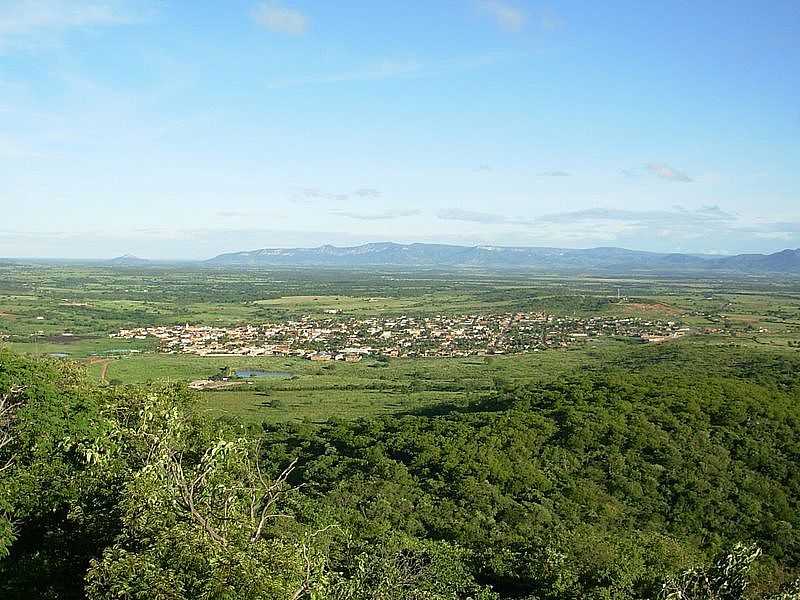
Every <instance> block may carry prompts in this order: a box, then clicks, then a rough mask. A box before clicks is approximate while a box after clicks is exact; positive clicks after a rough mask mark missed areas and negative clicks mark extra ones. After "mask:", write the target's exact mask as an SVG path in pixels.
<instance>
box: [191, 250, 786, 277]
mask: <svg viewBox="0 0 800 600" xmlns="http://www.w3.org/2000/svg"><path fill="white" fill-rule="evenodd" d="M203 262H204V264H207V265H210V266H242V267H247V266H249V267H257V266H331V267H358V266H387V267H388V266H403V267H495V268H527V269H532V270H559V269H562V270H582V269H587V270H594V269H597V270H609V269H611V270H613V269H618V270H619V269H622V270H630V269H638V270H656V271H658V270H702V271H720V272H725V271H735V272H742V273H761V272H763V273H786V274H799V275H800V248H798V249H786V250H781V251H779V252H775V253H772V254H738V255H733V256H722V257H721V256H714V255H702V254H685V253H661V252H648V251H643V250H629V249H626V248H617V247H613V246H604V247H597V248H581V249H574V248H557V247H547V246H495V245H476V246H459V245H454V244H425V243H413V244H399V243H396V242H372V243H368V244H361V245H358V246H332V245H330V244H325V245H323V246H318V247H315V248H259V249H255V250H249V251H243V252H230V253H225V254H220V255H218V256H215V257H214V258H211V259H209V260H206V261H203Z"/></svg>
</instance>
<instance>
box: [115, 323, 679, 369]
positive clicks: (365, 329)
mask: <svg viewBox="0 0 800 600" xmlns="http://www.w3.org/2000/svg"><path fill="white" fill-rule="evenodd" d="M690 331H691V330H690V328H688V327H684V326H682V324H681V323H680V322H678V321H661V320H646V319H640V318H605V317H587V318H579V317H558V316H554V315H548V314H545V313H524V312H517V313H504V314H473V315H463V316H451V315H439V316H434V317H425V318H421V317H412V316H407V315H401V316H398V317H392V318H388V317H387V318H369V319H354V318H344V319H322V320H319V319H313V318H311V317H303V318H301V319H299V320H293V321H287V322H285V323H265V324H261V325H241V326H236V327H213V326H208V325H191V324H184V325H174V326H158V327H142V328H136V329H123V330H121V331H119V332H118V333H115V334H112V335H111V337H116V338H121V339H139V340H145V339H148V338H156V339H157V340H159V345H160V350H161V351H162V352H165V353H170V354H177V353H184V354H195V355H199V356H297V357H302V358H306V359H309V360H319V361H328V360H340V361H349V362H358V361H360V360H361V359H362V358H363V357H365V356H385V357H400V358H412V357H464V356H475V355H495V354H514V353H525V352H538V351H541V350H545V349H548V348H565V347H569V346H572V345H575V344H581V343H585V342H587V341H588V340H591V339H596V338H600V337H617V338H629V339H633V340H637V341H641V342H647V343H659V342H664V341H667V340H669V339H673V338H678V337H682V336H684V335H686V334H687V333H689V332H690Z"/></svg>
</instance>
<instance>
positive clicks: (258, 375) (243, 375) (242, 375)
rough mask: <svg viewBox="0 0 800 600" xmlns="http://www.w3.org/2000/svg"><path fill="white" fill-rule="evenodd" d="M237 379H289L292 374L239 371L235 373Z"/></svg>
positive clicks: (284, 372) (253, 370)
mask: <svg viewBox="0 0 800 600" xmlns="http://www.w3.org/2000/svg"><path fill="white" fill-rule="evenodd" d="M236 377H237V378H239V379H291V378H292V377H294V374H293V373H290V372H289V371H260V370H258V369H239V370H238V371H236Z"/></svg>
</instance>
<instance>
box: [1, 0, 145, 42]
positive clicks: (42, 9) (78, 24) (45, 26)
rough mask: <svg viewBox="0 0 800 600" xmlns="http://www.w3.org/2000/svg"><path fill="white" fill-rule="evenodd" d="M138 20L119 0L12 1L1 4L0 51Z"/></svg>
mask: <svg viewBox="0 0 800 600" xmlns="http://www.w3.org/2000/svg"><path fill="white" fill-rule="evenodd" d="M140 8H141V7H140ZM138 18H139V17H138V16H137V15H136V14H134V12H132V11H131V10H130V9H129V7H127V6H126V5H125V4H124V3H123V2H121V1H120V0H11V1H8V2H3V3H2V4H0V48H3V47H6V46H9V45H16V44H21V45H28V44H30V43H31V41H32V40H31V38H36V37H38V36H41V35H47V34H58V33H62V32H64V31H66V30H69V29H81V28H88V27H109V26H114V25H125V24H129V23H132V22H135V21H137V20H138Z"/></svg>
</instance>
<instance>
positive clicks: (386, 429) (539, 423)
mask: <svg viewBox="0 0 800 600" xmlns="http://www.w3.org/2000/svg"><path fill="white" fill-rule="evenodd" d="M798 372H800V357H798V356H796V355H791V354H779V353H770V352H766V351H764V352H761V353H758V352H754V351H752V349H749V348H748V349H743V348H737V347H735V346H724V347H723V346H720V347H710V346H709V347H689V346H670V345H666V346H661V347H642V348H639V349H636V350H632V351H631V352H629V353H625V354H621V355H615V356H614V357H613V358H609V359H608V360H606V361H604V362H602V363H595V364H591V365H583V366H580V367H578V368H575V369H572V370H570V371H569V373H567V374H566V375H564V376H561V377H559V378H557V379H556V380H552V381H542V382H529V383H524V384H518V383H509V382H504V381H501V380H497V381H495V383H494V384H493V386H492V389H487V390H485V391H484V392H483V393H482V394H481V396H480V397H479V398H477V399H467V400H463V401H458V402H452V403H447V402H442V403H438V404H433V405H429V406H423V407H417V408H412V409H409V410H407V411H405V412H403V413H400V414H394V415H377V416H366V417H361V418H355V419H352V420H336V419H331V420H328V421H326V422H325V423H323V424H319V423H314V422H311V421H295V422H286V423H267V422H264V423H254V422H243V421H241V420H237V419H234V418H230V417H224V416H222V417H219V418H209V417H208V415H207V414H204V413H200V412H198V411H197V410H196V405H197V401H198V400H197V396H196V395H195V394H193V393H191V392H189V391H188V390H187V388H186V386H185V384H182V383H173V384H168V383H147V384H130V385H114V386H108V385H99V384H98V383H96V382H95V381H93V380H92V379H90V378H89V377H87V374H86V372H85V370H84V369H83V368H82V367H80V366H78V365H76V364H75V363H71V362H68V361H56V360H52V359H47V358H33V357H26V356H22V355H19V354H15V353H12V352H10V351H8V350H4V351H0V554H2V558H0V597H3V598H70V599H71V598H76V599H78V598H88V599H93V600H94V599H96V600H100V599H112V598H115V599H117V598H125V599H127V598H130V599H134V598H135V599H145V598H147V599H151V598H154V599H175V600H178V599H189V598H207V599H212V598H213V599H223V598H224V599H250V598H263V599H272V598H275V599H278V598H292V599H300V598H314V599H327V598H331V599H362V598H363V599H365V600H366V599H368V598H382V599H386V600H389V599H423V598H425V599H442V600H444V599H467V598H473V599H478V598H480V599H500V598H508V599H519V600H522V599H528V600H533V599H539V600H555V599H571V598H575V599H577V598H597V599H601V598H620V599H646V598H665V599H666V598H672V599H690V598H692V599H694V598H720V599H722V598H726V599H727V598H730V599H733V598H776V599H777V598H796V597H798V593H800V592H799V591H798V590H800V587H799V586H800V584H799V583H798V582H799V581H800V579H798V578H800V506H798V504H800V471H799V470H798V469H797V465H798V464H799V463H800V435H798V434H800V403H799V402H798V401H799V400H800V379H799V378H798V377H797V373H798Z"/></svg>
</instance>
